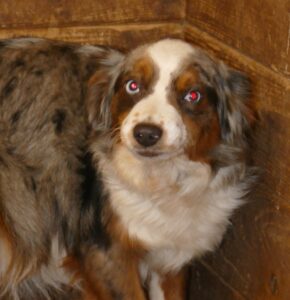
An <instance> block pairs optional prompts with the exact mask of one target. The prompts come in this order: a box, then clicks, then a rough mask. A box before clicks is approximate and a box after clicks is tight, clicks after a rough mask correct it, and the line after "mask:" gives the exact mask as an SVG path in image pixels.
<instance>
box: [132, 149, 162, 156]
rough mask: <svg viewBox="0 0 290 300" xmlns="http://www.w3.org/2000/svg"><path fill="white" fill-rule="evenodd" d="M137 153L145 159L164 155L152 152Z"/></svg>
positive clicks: (138, 151) (141, 151) (140, 151)
mask: <svg viewBox="0 0 290 300" xmlns="http://www.w3.org/2000/svg"><path fill="white" fill-rule="evenodd" d="M135 152H136V153H137V154H138V155H141V156H144V157H156V156H159V155H162V154H163V153H161V152H156V151H150V150H135Z"/></svg>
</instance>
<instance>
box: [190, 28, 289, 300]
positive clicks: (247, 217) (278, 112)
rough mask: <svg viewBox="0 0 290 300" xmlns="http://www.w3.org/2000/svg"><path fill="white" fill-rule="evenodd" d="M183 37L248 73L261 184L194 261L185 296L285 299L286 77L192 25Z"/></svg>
mask: <svg viewBox="0 0 290 300" xmlns="http://www.w3.org/2000/svg"><path fill="white" fill-rule="evenodd" d="M185 38H186V39H187V40H188V41H190V42H192V43H194V44H196V45H198V46H200V47H202V48H205V49H207V50H208V51H209V52H210V53H212V54H213V55H215V56H217V57H219V58H220V59H223V60H224V61H226V62H227V63H228V64H229V65H231V66H233V67H235V68H238V69H240V70H242V71H244V72H246V73H247V74H249V76H250V78H251V79H252V81H253V85H254V100H255V101H256V104H257V107H258V109H259V112H260V123H259V126H258V127H257V130H256V134H255V138H254V145H253V156H254V162H255V164H256V165H257V166H259V167H260V169H261V178H260V183H259V184H258V186H257V187H256V189H255V190H254V191H253V193H252V195H251V197H250V200H249V202H248V204H246V205H245V206H244V207H243V208H242V209H241V210H239V211H238V212H237V213H236V215H235V216H234V217H233V226H231V227H230V228H229V231H228V233H227V235H226V237H225V239H224V241H223V243H222V245H221V247H220V248H219V249H218V251H217V252H216V253H215V254H212V255H208V256H207V257H205V258H204V259H202V260H201V262H199V263H196V264H195V265H194V267H193V269H192V278H191V290H190V300H196V299H199V300H213V299H214V300H289V299H290V298H289V295H290V185H289V178H290V80H289V79H288V78H286V77H285V76H282V75H280V74H279V73H276V72H275V71H273V70H271V69H269V68H267V67H265V66H264V65H263V64H261V63H258V62H256V61H254V60H252V59H250V58H248V57H246V56H243V55H241V54H240V53H239V52H237V51H235V50H233V49H232V48H231V47H229V46H227V45H225V44H224V43H221V42H220V41H218V40H217V39H214V38H212V37H211V36H210V35H208V34H207V33H204V32H201V31H200V30H198V29H196V28H193V27H192V26H187V28H186V32H185Z"/></svg>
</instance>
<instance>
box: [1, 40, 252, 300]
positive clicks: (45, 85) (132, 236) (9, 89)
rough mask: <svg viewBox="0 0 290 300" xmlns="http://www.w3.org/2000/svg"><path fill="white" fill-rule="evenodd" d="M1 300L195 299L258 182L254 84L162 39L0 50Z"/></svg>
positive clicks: (24, 43) (14, 45) (29, 44)
mask: <svg viewBox="0 0 290 300" xmlns="http://www.w3.org/2000/svg"><path fill="white" fill-rule="evenodd" d="M0 74H1V75H0V112H1V115H0V126H1V127H0V128H1V130H0V138H1V143H0V147H1V148H0V157H1V160H0V167H1V169H0V178H1V179H0V207H1V211H0V233H1V235H0V287H1V295H2V296H1V299H21V300H22V299H23V300H26V299H29V300H33V299H37V300H39V299H99V300H105V299H106V300H110V299H126V300H130V299H132V300H133V299H134V300H145V299H147V298H149V299H151V300H162V299H165V300H170V299H176V300H178V299H185V297H186V296H185V286H186V266H188V265H189V263H190V262H191V261H192V260H193V259H195V258H198V257H200V256H201V255H203V254H204V253H206V252H208V251H211V250H213V249H215V248H216V247H217V245H218V244H219V243H220V241H221V239H222V237H223V234H224V232H225V231H226V228H227V225H228V224H229V218H230V216H231V215H232V213H233V211H234V210H235V209H236V208H237V207H239V206H240V205H241V204H242V203H243V199H244V197H245V196H246V195H247V193H248V191H249V189H250V186H251V184H252V183H253V182H254V180H255V176H254V172H253V168H252V167H250V166H249V164H248V137H249V136H250V133H251V130H252V128H253V125H254V123H255V119H256V116H255V109H254V106H253V103H252V102H251V101H250V89H249V82H248V79H247V78H246V77H245V76H244V75H243V74H242V73H240V72H238V71H234V70H232V69H230V68H228V67H226V66H225V65H224V64H223V63H220V62H217V61H215V60H213V59H212V58H211V57H210V56H209V55H207V54H206V53H205V52H203V51H202V50H200V49H198V48H196V47H194V46H192V45H190V44H188V43H186V42H184V41H181V40H176V39H164V40H161V41H158V42H155V43H152V44H147V45H143V46H140V47H138V48H137V49H134V50H132V51H130V52H129V53H128V54H126V55H125V54H121V53H120V52H118V51H116V50H113V49H110V48H107V47H97V46H96V47H95V46H78V45H72V44H66V43H62V42H56V41H48V40H45V39H38V38H37V39H36V38H26V39H25V38H20V39H12V40H7V41H2V42H1V44H0Z"/></svg>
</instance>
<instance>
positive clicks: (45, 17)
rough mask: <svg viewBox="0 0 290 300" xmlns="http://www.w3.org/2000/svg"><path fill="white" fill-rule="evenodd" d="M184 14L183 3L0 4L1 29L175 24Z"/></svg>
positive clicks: (28, 0) (29, 0) (56, 0)
mask: <svg viewBox="0 0 290 300" xmlns="http://www.w3.org/2000/svg"><path fill="white" fill-rule="evenodd" d="M184 11H185V1H184V0H175V1H167V0H159V1H154V0H146V1H139V0H121V1H114V0H106V1H102V0H94V1H92V0H82V1H78V0H41V1H38V0H25V1H23V0H9V1H0V24H1V25H0V26H1V27H2V28H37V27H42V28H46V27H56V26H58V27H63V26H73V25H81V26H84V25H96V24H99V25H100V24H116V23H128V22H134V23H140V22H149V21H150V22H154V21H158V22H161V21H168V20H170V21H174V20H181V19H182V18H183V17H184Z"/></svg>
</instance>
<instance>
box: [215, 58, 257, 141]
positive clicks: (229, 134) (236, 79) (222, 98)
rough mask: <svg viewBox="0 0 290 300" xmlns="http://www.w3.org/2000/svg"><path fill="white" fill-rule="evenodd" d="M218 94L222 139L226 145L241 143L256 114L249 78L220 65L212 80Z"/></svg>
mask: <svg viewBox="0 0 290 300" xmlns="http://www.w3.org/2000/svg"><path fill="white" fill-rule="evenodd" d="M214 85H215V89H216V91H217V94H218V98H219V101H218V104H217V109H218V114H219V119H220V124H221V129H222V138H223V139H224V140H225V141H226V142H228V143H234V144H235V143H236V142H243V141H245V138H246V136H247V133H248V132H249V130H250V129H251V128H252V127H253V125H254V123H255V121H256V119H257V113H256V110H255V108H254V104H253V102H252V99H251V94H252V93H251V84H250V80H249V78H248V77H247V76H246V75H245V74H243V73H241V72H239V71H236V70H232V69H229V68H227V67H226V66H225V65H224V64H222V63H221V64H220V65H219V67H218V71H217V73H216V75H215V78H214Z"/></svg>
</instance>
